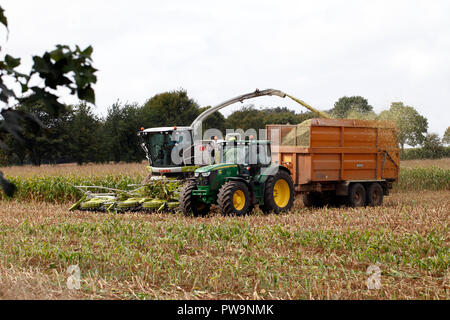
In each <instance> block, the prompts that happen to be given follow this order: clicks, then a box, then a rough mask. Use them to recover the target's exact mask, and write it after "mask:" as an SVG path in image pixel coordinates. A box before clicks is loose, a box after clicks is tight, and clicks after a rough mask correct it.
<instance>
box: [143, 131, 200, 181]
mask: <svg viewBox="0 0 450 320" xmlns="http://www.w3.org/2000/svg"><path fill="white" fill-rule="evenodd" d="M138 134H139V136H140V137H141V139H142V144H141V146H142V148H143V149H144V151H145V155H146V157H147V160H148V163H149V168H150V170H151V173H152V174H153V175H158V174H159V175H164V176H167V177H169V178H170V177H180V176H181V177H183V176H184V175H186V174H189V173H190V172H193V171H194V170H195V169H196V168H198V166H195V165H194V164H193V160H192V157H191V154H193V145H194V143H193V139H192V129H191V128H190V127H176V126H175V127H159V128H150V129H144V128H143V129H142V130H141V131H140V132H139V133H138Z"/></svg>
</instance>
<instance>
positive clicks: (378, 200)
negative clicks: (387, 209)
mask: <svg viewBox="0 0 450 320" xmlns="http://www.w3.org/2000/svg"><path fill="white" fill-rule="evenodd" d="M382 203H383V188H382V187H381V185H380V184H379V183H378V182H374V183H371V184H370V185H369V187H368V188H367V205H369V206H371V207H375V206H380V205H381V204H382Z"/></svg>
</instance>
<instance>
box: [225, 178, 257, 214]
mask: <svg viewBox="0 0 450 320" xmlns="http://www.w3.org/2000/svg"><path fill="white" fill-rule="evenodd" d="M250 202H251V200H250V192H249V191H248V188H247V186H246V185H245V183H243V182H241V181H228V182H226V183H224V184H223V186H222V187H221V188H220V190H219V194H218V195H217V204H218V205H219V209H220V212H221V213H222V214H225V215H244V214H247V212H248V210H249V208H250Z"/></svg>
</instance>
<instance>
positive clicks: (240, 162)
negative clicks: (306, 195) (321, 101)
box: [180, 139, 294, 216]
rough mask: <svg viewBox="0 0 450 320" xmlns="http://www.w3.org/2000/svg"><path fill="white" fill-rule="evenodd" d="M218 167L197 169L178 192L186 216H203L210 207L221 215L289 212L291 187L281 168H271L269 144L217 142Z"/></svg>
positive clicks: (235, 141)
mask: <svg viewBox="0 0 450 320" xmlns="http://www.w3.org/2000/svg"><path fill="white" fill-rule="evenodd" d="M216 150H217V152H219V154H220V160H219V161H218V163H216V164H213V165H209V166H204V167H201V168H198V169H196V170H195V172H194V178H191V179H189V180H188V181H187V182H186V183H185V184H184V186H183V188H182V189H181V191H180V208H181V210H182V211H183V213H184V214H187V215H197V216H198V215H205V214H207V213H208V212H209V211H210V208H211V205H213V204H215V205H218V207H219V210H220V211H221V213H222V214H234V215H243V214H246V213H248V212H250V211H252V209H253V207H254V206H255V205H256V204H258V205H259V207H260V208H261V209H262V211H263V212H272V211H273V212H277V213H278V212H282V211H287V210H289V209H290V208H291V207H292V205H293V201H294V183H293V181H292V178H291V176H290V172H289V170H288V169H286V168H285V167H284V166H279V165H274V164H272V159H271V152H270V141H267V140H252V139H250V140H236V139H229V140H224V141H218V142H217V144H216Z"/></svg>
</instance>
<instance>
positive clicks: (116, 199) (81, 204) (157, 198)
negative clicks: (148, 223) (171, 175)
mask: <svg viewBox="0 0 450 320" xmlns="http://www.w3.org/2000/svg"><path fill="white" fill-rule="evenodd" d="M179 186H180V181H178V180H169V179H167V178H166V177H162V178H160V179H151V180H150V181H149V182H148V183H146V184H142V185H131V186H130V187H134V188H133V189H130V190H120V189H114V188H106V187H102V186H75V188H77V189H78V190H80V191H81V192H82V193H83V196H82V198H81V199H80V200H78V201H77V202H76V203H75V204H74V205H72V206H71V207H70V209H69V210H70V211H72V210H84V211H101V212H125V211H149V212H160V211H171V210H174V209H176V208H177V207H178V206H179V202H178V199H179V192H178V190H179ZM100 190H101V191H103V192H101V191H100Z"/></svg>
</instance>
